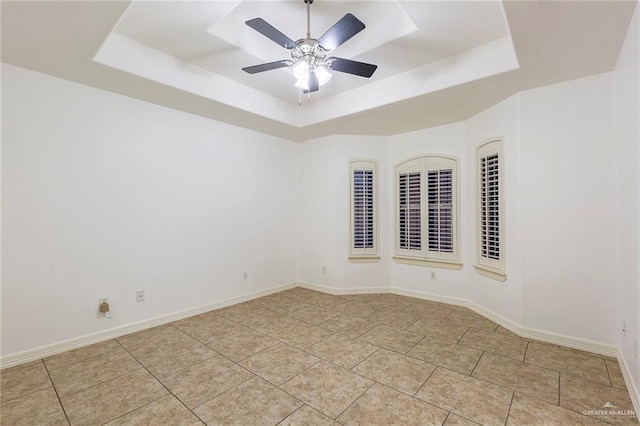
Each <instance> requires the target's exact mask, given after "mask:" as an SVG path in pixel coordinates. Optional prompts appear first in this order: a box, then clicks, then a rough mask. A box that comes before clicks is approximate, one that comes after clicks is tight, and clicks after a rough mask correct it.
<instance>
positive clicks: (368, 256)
mask: <svg viewBox="0 0 640 426" xmlns="http://www.w3.org/2000/svg"><path fill="white" fill-rule="evenodd" d="M358 170H370V171H372V172H373V185H372V186H373V234H374V236H373V248H355V247H354V246H355V234H354V232H355V223H354V222H355V209H354V207H355V206H354V195H355V191H354V172H355V171H358ZM378 229H379V226H378V162H377V161H376V160H369V159H354V160H349V261H351V262H376V261H378V260H379V259H380V249H379V247H380V244H379V232H378Z"/></svg>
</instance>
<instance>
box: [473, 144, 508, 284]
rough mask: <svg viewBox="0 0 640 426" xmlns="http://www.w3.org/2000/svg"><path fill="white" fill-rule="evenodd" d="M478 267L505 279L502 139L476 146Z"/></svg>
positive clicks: (494, 276)
mask: <svg viewBox="0 0 640 426" xmlns="http://www.w3.org/2000/svg"><path fill="white" fill-rule="evenodd" d="M477 164H478V267H477V268H476V269H479V270H480V269H482V268H485V272H482V271H480V272H481V273H484V274H485V275H486V274H487V272H488V273H489V274H493V275H488V276H490V277H492V278H496V279H500V280H502V281H504V279H506V275H505V274H504V265H505V263H504V244H503V238H504V211H503V207H502V206H503V204H502V197H503V194H502V182H501V179H502V170H501V169H502V141H501V140H493V141H490V142H487V143H485V144H483V145H481V146H480V147H478V163H477Z"/></svg>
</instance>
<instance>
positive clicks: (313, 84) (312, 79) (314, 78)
mask: <svg viewBox="0 0 640 426" xmlns="http://www.w3.org/2000/svg"><path fill="white" fill-rule="evenodd" d="M318 89H320V81H319V80H318V75H317V74H316V72H315V71H311V72H309V92H317V91H318Z"/></svg>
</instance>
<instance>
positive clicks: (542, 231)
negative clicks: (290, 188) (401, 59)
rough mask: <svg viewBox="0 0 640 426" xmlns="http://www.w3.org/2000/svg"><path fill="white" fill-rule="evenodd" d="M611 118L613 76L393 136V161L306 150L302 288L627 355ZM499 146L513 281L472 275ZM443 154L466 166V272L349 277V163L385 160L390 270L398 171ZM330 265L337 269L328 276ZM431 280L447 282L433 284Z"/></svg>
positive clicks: (361, 145)
mask: <svg viewBox="0 0 640 426" xmlns="http://www.w3.org/2000/svg"><path fill="white" fill-rule="evenodd" d="M612 107H613V85H612V74H611V73H607V74H602V75H597V76H592V77H587V78H583V79H580V80H575V81H570V82H566V83H562V84H557V85H553V86H548V87H543V88H539V89H535V90H530V91H526V92H523V93H520V94H517V95H515V96H513V97H511V98H509V99H507V100H505V101H503V102H500V103H499V104H497V105H495V106H493V107H491V108H489V109H487V110H486V111H483V112H482V113H480V114H477V115H476V116H473V117H471V118H470V119H469V120H467V121H466V122H463V123H456V124H451V125H447V126H441V127H437V128H431V129H425V130H421V131H418V132H412V133H407V134H402V135H396V136H391V137H389V138H388V143H386V145H387V152H386V154H385V153H382V152H381V148H380V147H381V146H382V145H385V142H384V140H381V139H375V138H366V137H359V138H356V137H351V138H347V137H342V136H340V137H338V136H336V137H331V138H325V139H323V140H317V141H312V142H307V143H303V144H302V157H301V158H302V160H301V164H305V166H304V167H302V168H301V172H302V179H301V180H302V185H303V186H302V188H309V191H306V190H305V189H301V191H302V195H301V199H302V204H303V206H305V207H304V208H303V211H302V217H303V218H304V220H305V221H306V222H305V225H303V226H302V229H303V244H302V271H303V272H302V277H303V280H305V281H308V282H311V283H316V284H322V285H325V286H329V287H332V288H335V289H344V288H350V287H357V286H360V285H361V283H362V282H363V281H366V282H368V283H370V285H369V287H372V286H376V287H377V286H391V287H395V288H399V289H403V290H409V291H414V292H422V293H431V294H435V295H438V296H445V297H454V298H462V299H468V300H470V301H472V302H474V303H476V304H477V305H479V306H481V307H483V308H485V309H487V310H489V311H491V312H493V313H495V314H498V315H500V316H502V317H504V318H506V319H508V320H511V321H513V322H515V323H516V324H520V325H522V326H525V327H528V328H531V329H534V330H540V331H543V332H550V333H556V334H560V335H566V336H570V337H574V338H580V339H586V340H590V341H594V342H599V343H604V344H610V345H617V344H618V338H617V323H618V319H617V318H618V301H617V296H616V287H615V286H616V284H615V283H616V262H617V240H616V226H615V223H616V220H617V217H616V191H615V188H616V185H617V180H616V174H615V172H613V171H611V169H610V170H609V173H606V172H604V173H603V172H602V167H601V166H602V165H603V164H607V165H615V164H616V149H615V143H614V140H613V139H614V120H613V110H612ZM493 137H502V138H503V140H504V145H503V149H504V158H505V161H504V166H505V174H504V180H505V212H506V271H507V280H506V281H505V282H499V281H495V280H492V279H489V278H486V277H484V276H481V275H479V274H478V273H477V272H476V271H475V269H474V268H473V264H474V263H475V261H476V259H475V256H476V237H475V232H476V226H475V225H476V224H475V210H476V205H475V191H474V185H475V176H474V173H473V171H474V170H475V148H476V147H477V146H478V145H479V144H481V143H482V142H484V141H486V140H488V139H489V138H493ZM356 141H357V142H358V143H356ZM372 151H375V152H372ZM433 153H440V154H447V155H452V156H456V157H458V158H459V159H460V177H459V180H460V182H459V183H460V213H461V217H460V223H459V225H460V236H461V257H462V262H463V264H464V267H463V269H461V270H459V271H455V270H446V269H431V268H425V267H420V266H411V265H405V264H398V263H395V262H393V261H390V262H389V263H388V274H387V275H385V269H384V265H385V264H384V263H381V264H375V265H358V266H357V269H356V267H354V266H349V265H348V263H347V261H346V258H347V242H348V240H347V229H348V226H347V212H348V202H347V201H348V178H347V173H346V170H347V164H348V160H349V159H350V158H362V157H373V158H379V159H381V163H382V164H384V163H385V161H384V159H385V158H386V163H387V166H386V170H387V172H386V175H384V174H382V173H381V174H380V176H381V179H380V181H381V182H383V181H384V180H386V188H388V191H387V193H386V194H385V189H384V188H382V189H381V194H382V199H381V203H380V207H381V212H386V214H385V215H383V216H382V217H381V224H382V225H383V227H385V228H384V229H383V230H382V232H381V248H382V250H383V260H384V259H385V256H387V259H389V258H390V257H391V256H392V255H393V244H394V228H393V220H394V219H393V218H394V205H393V187H394V183H393V182H394V166H395V165H396V164H397V163H399V162H401V161H403V160H405V159H407V158H410V157H413V156H417V155H424V154H433ZM636 158H637V156H636ZM634 170H636V171H637V168H636V169H634ZM553 172H556V173H555V174H552V173H553ZM385 217H386V221H388V223H386V224H385ZM385 252H386V255H385ZM630 262H632V261H631V260H630ZM322 265H327V266H328V273H327V274H322V272H321V271H322ZM344 265H347V266H344ZM634 265H637V263H634ZM432 270H435V271H436V273H437V279H436V280H431V279H430V272H431V271H432ZM358 277H360V278H361V279H360V281H358V280H357V278H358ZM385 278H386V279H388V280H389V281H388V282H385V281H384V279H385ZM636 318H637V316H636Z"/></svg>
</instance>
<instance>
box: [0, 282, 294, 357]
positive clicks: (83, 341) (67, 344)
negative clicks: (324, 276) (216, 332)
mask: <svg viewBox="0 0 640 426" xmlns="http://www.w3.org/2000/svg"><path fill="white" fill-rule="evenodd" d="M297 285H298V284H297V283H295V282H292V283H287V284H282V285H279V286H274V287H269V288H267V289H264V290H259V291H254V292H251V293H246V294H243V295H241V296H237V297H232V298H230V299H225V300H221V301H218V302H213V303H208V304H206V305H201V306H197V307H195V308H189V309H185V310H182V311H178V312H173V313H171V314H166V315H160V316H157V317H154V318H149V319H146V320H142V321H138V322H135V323H131V324H126V325H122V326H119V327H114V328H110V329H108V330H104V331H99V332H97V333H92V334H87V335H85V336H80V337H74V338H73V339H68V340H63V341H61V342H57V343H52V344H50V345H45V346H40V347H37V348H34V349H29V350H26V351H22V352H17V353H15V354H10V355H6V356H3V357H2V358H0V369H4V368H9V367H13V366H16V365H20V364H24V363H26V362H30V361H35V360H37V359H40V358H45V357H48V356H51V355H56V354H59V353H62V352H66V351H70V350H72V349H77V348H81V347H84V346H89V345H92V344H94V343H99V342H102V341H105V340H109V339H113V338H116V337H120V336H124V335H125V334H130V333H135V332H136V331H141V330H145V329H147V328H152V327H157V326H159V325H163V324H167V323H170V322H173V321H178V320H181V319H184V318H188V317H191V316H194V315H199V314H203V313H205V312H209V311H212V310H214V309H220V308H224V307H226V306H230V305H235V304H237V303H242V302H246V301H249V300H252V299H255V298H258V297H262V296H267V295H269V294H272V293H277V292H279V291H283V290H287V289H289V288H292V287H296V286H297Z"/></svg>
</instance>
